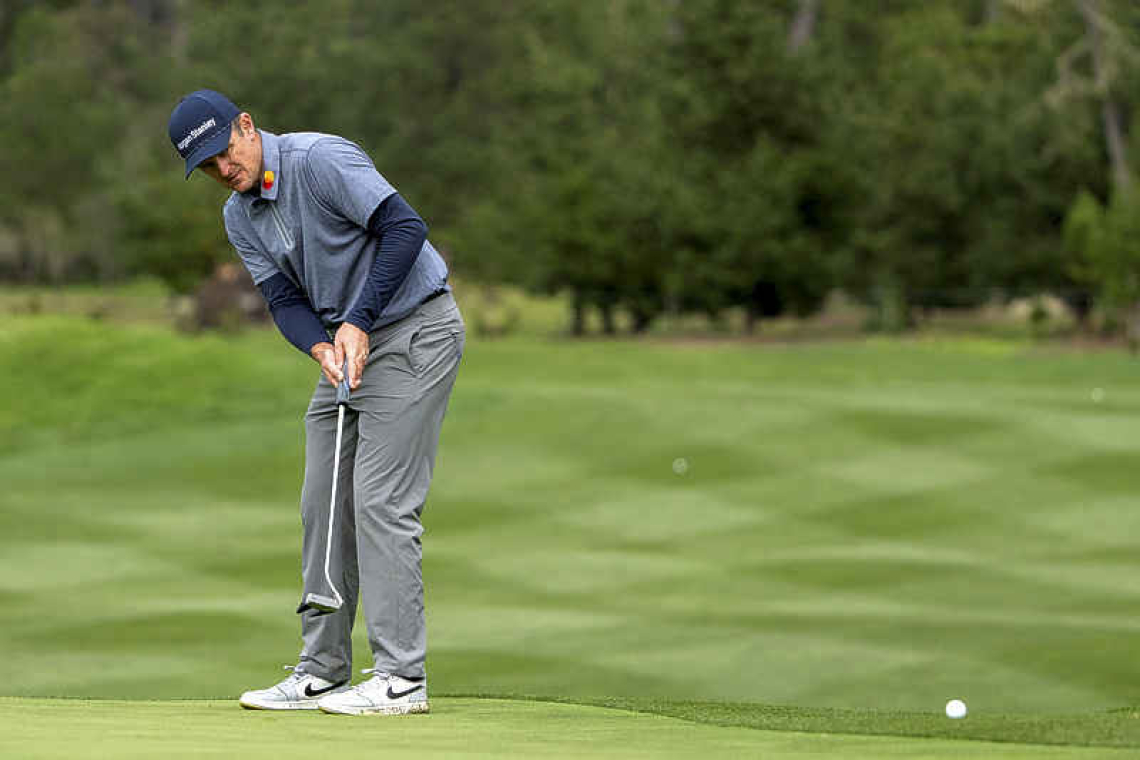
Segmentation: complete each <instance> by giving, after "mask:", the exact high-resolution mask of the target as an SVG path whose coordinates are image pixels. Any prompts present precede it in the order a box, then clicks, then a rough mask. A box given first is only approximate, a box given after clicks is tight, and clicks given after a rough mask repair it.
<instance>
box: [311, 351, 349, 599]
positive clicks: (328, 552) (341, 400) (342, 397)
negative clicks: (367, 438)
mask: <svg viewBox="0 0 1140 760" xmlns="http://www.w3.org/2000/svg"><path fill="white" fill-rule="evenodd" d="M350 392H351V391H350V390H349V388H348V359H347V358H346V359H345V360H344V379H342V380H341V381H340V384H339V385H337V387H336V407H337V411H336V453H335V454H333V476H332V496H330V497H329V533H328V536H327V538H326V539H325V580H326V581H328V583H329V589H330V590H331V591H332V594H333V595H332V596H324V595H323V594H308V595H306V596H305V604H307V605H308V606H310V607H312V608H313V609H315V610H317V611H318V613H320V614H327V613H329V612H336V611H337V610H339V609H340V607H341V605H342V604H344V599H343V598H342V597H341V595H340V591H338V590H337V588H336V584H335V583H333V579H332V576H331V575H330V574H329V563H330V561H331V559H332V541H333V521H334V519H335V518H336V486H337V481H338V480H339V479H340V440H341V434H342V433H343V431H344V407H345V404H347V403H348V396H349V393H350Z"/></svg>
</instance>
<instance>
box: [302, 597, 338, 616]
mask: <svg viewBox="0 0 1140 760" xmlns="http://www.w3.org/2000/svg"><path fill="white" fill-rule="evenodd" d="M340 605H341V602H339V601H337V600H336V599H334V598H332V597H331V596H324V595H323V594H305V598H304V599H303V600H302V601H301V605H300V606H299V607H298V608H297V614H298V615H300V614H301V613H302V612H305V611H307V610H315V611H316V613H317V614H318V615H328V614H329V613H331V612H336V611H337V610H339V609H340Z"/></svg>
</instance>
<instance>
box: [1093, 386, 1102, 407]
mask: <svg viewBox="0 0 1140 760" xmlns="http://www.w3.org/2000/svg"><path fill="white" fill-rule="evenodd" d="M1090 395H1091V396H1092V400H1093V403H1096V404H1099V403H1100V402H1101V401H1104V388H1093V389H1092V393H1091V394H1090Z"/></svg>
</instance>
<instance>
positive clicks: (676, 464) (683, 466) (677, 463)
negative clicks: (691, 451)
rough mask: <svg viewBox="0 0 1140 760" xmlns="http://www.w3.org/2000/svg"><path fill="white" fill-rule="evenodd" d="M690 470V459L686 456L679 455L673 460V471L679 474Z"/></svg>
mask: <svg viewBox="0 0 1140 760" xmlns="http://www.w3.org/2000/svg"><path fill="white" fill-rule="evenodd" d="M688 471H689V460H688V459H685V458H684V457H678V458H676V459H674V460H673V472H675V473H677V474H678V475H684V474H685V473H686V472H688Z"/></svg>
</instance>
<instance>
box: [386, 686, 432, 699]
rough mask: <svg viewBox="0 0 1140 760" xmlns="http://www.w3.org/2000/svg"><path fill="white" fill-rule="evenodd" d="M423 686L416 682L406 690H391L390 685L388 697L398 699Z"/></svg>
mask: <svg viewBox="0 0 1140 760" xmlns="http://www.w3.org/2000/svg"><path fill="white" fill-rule="evenodd" d="M423 687H424V685H423V684H422V683H421V684H416V685H415V686H413V687H412V688H410V689H408V690H407V691H392V687H391V686H389V687H388V699H400V698H401V697H406V696H408V695H409V694H414V693H415V692H417V691H419V690H420V689H422V688H423Z"/></svg>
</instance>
